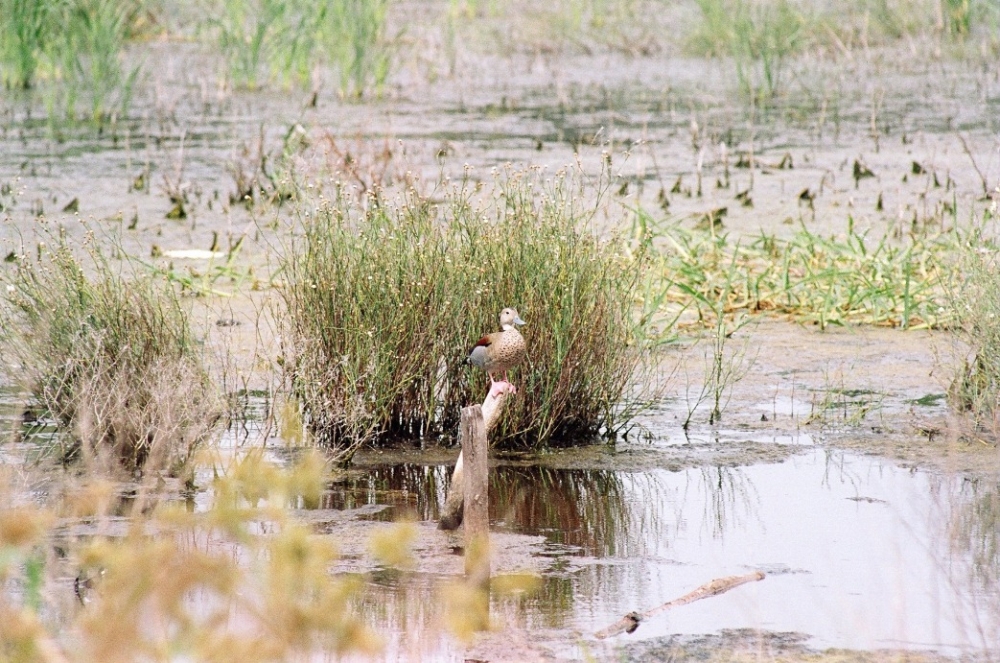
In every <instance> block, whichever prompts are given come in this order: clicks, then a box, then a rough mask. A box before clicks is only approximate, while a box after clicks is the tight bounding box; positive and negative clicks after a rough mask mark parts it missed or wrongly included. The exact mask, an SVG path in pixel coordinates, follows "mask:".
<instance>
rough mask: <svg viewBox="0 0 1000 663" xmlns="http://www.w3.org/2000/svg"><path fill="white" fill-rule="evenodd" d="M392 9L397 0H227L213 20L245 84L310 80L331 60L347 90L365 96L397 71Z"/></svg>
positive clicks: (235, 76)
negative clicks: (389, 28) (390, 34)
mask: <svg viewBox="0 0 1000 663" xmlns="http://www.w3.org/2000/svg"><path fill="white" fill-rule="evenodd" d="M388 9H389V0H346V1H345V0H322V1H320V2H313V1H308V0H256V1H255V2H250V3H248V2H243V1H241V0H223V2H222V3H221V5H220V6H219V12H218V13H217V17H216V18H213V19H212V20H211V21H210V23H211V25H212V26H213V27H214V28H215V31H216V34H217V38H218V45H219V48H220V49H221V51H222V54H223V57H224V58H225V60H226V63H227V66H228V71H229V76H230V79H231V80H232V82H233V83H234V84H235V85H236V86H237V87H242V88H248V89H255V88H258V87H260V86H261V85H262V84H264V83H266V82H268V81H271V80H280V81H282V82H284V83H286V84H288V83H292V82H295V83H299V84H305V83H308V82H309V80H310V77H311V76H312V74H313V73H314V70H315V69H316V68H317V67H318V66H320V65H330V66H332V67H334V68H335V69H336V71H337V74H338V77H339V91H340V93H341V94H342V95H344V96H349V95H353V96H360V95H361V94H362V93H364V92H365V91H366V90H369V89H373V88H374V89H375V90H379V89H381V87H382V85H383V84H384V83H385V80H386V77H387V76H388V74H389V66H390V62H391V53H390V50H389V44H388V40H387V38H386V17H387V13H388Z"/></svg>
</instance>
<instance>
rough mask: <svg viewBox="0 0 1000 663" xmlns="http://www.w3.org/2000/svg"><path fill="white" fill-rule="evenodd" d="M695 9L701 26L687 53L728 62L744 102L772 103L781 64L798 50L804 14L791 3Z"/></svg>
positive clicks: (745, 2) (700, 0)
mask: <svg viewBox="0 0 1000 663" xmlns="http://www.w3.org/2000/svg"><path fill="white" fill-rule="evenodd" d="M697 4H698V8H699V9H700V10H701V17H702V21H701V23H700V24H698V27H697V29H696V30H695V31H694V33H693V34H692V36H691V37H690V39H689V47H691V48H692V49H693V50H695V51H696V52H700V53H703V54H706V55H713V56H717V57H719V56H729V57H731V58H732V59H733V63H734V65H735V67H736V75H737V79H738V81H739V87H740V91H741V92H742V93H743V94H744V96H746V97H748V98H750V99H753V100H755V101H761V102H768V101H769V100H771V99H772V98H774V97H775V96H776V95H777V94H778V93H779V90H780V87H781V84H782V71H783V69H784V66H785V61H786V59H787V58H788V57H789V56H790V55H793V54H794V53H796V52H798V51H799V50H800V49H801V47H802V44H803V34H804V29H803V28H804V25H805V23H806V18H805V15H804V12H803V10H802V9H801V8H797V7H796V6H795V5H793V4H792V3H791V2H790V0H767V1H764V2H759V1H756V0H697Z"/></svg>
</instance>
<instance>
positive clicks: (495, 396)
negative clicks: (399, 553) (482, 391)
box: [438, 385, 514, 530]
mask: <svg viewBox="0 0 1000 663" xmlns="http://www.w3.org/2000/svg"><path fill="white" fill-rule="evenodd" d="M513 389H514V388H513V387H511V386H510V385H507V388H500V389H499V390H498V393H491V394H487V396H486V400H484V401H483V404H482V406H481V407H482V416H483V431H484V433H483V435H484V437H485V436H487V435H489V432H490V431H491V430H492V429H493V426H495V425H496V423H497V422H498V421H500V413H501V412H502V411H503V406H504V403H506V402H507V396H508V394H510V393H513ZM466 409H468V408H466ZM462 412H463V417H464V413H465V410H463V411H462ZM458 434H459V439H460V441H462V447H463V449H464V447H465V441H464V440H465V434H464V431H463V430H462V426H461V425H460V426H459V429H458ZM464 456H465V454H464V453H462V452H459V454H458V460H457V461H455V469H454V471H453V473H452V475H451V488H450V489H449V490H448V497H447V498H445V501H444V507H443V508H442V509H441V520H440V521H439V522H438V527H439V528H440V529H443V530H454V529H458V526H459V525H461V524H462V512H463V510H464V505H465V498H464V495H465V478H464V474H465V462H464V460H465V459H464Z"/></svg>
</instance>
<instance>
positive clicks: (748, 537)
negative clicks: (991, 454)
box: [328, 449, 1000, 658]
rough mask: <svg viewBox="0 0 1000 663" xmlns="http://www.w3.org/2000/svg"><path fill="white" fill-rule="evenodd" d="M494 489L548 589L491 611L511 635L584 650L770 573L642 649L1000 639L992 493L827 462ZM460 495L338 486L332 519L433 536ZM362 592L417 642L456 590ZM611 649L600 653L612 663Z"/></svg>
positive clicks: (517, 472) (928, 644)
mask: <svg viewBox="0 0 1000 663" xmlns="http://www.w3.org/2000/svg"><path fill="white" fill-rule="evenodd" d="M491 472H492V474H491V483H490V501H491V519H492V528H493V531H494V533H495V536H500V535H501V534H500V533H503V532H508V533H516V534H517V535H532V536H541V537H544V538H543V540H542V541H541V543H539V544H538V545H534V547H532V548H530V556H531V557H532V558H533V559H534V560H535V563H536V564H537V568H539V569H540V570H541V573H542V578H543V580H542V583H541V585H540V586H539V587H538V588H537V590H536V591H535V592H534V593H533V594H531V595H528V596H520V597H518V598H517V599H516V600H515V599H511V598H509V597H494V598H493V604H492V606H491V609H492V610H494V611H495V612H496V614H495V615H494V617H496V618H498V619H500V621H501V622H502V623H504V624H507V625H513V626H516V627H517V628H523V629H527V630H528V631H529V632H533V631H534V630H536V629H540V630H542V631H545V630H546V629H549V630H553V629H554V631H552V633H554V632H558V631H561V630H564V631H567V632H576V633H580V634H582V636H581V637H584V638H585V639H586V638H588V637H589V635H588V634H591V633H593V632H594V631H596V630H598V629H599V628H602V627H604V626H606V625H607V624H609V623H611V622H613V621H615V620H617V619H618V618H619V617H620V616H621V615H622V614H625V613H627V612H629V611H631V610H636V609H649V608H652V607H655V606H657V605H659V604H661V603H663V602H665V601H667V600H670V599H672V598H676V597H677V596H680V595H682V594H684V593H686V592H688V591H690V590H691V589H693V588H694V587H697V586H698V585H700V584H703V583H705V582H707V581H709V580H711V579H713V578H717V577H721V576H725V575H736V574H742V573H746V572H747V571H748V570H750V569H757V568H764V569H766V570H768V571H772V572H773V571H774V570H775V569H778V570H783V571H785V572H784V573H771V575H770V576H769V577H768V578H767V579H766V580H765V581H764V582H762V583H759V584H755V585H754V586H748V587H743V588H739V589H737V590H735V591H733V592H731V593H729V594H726V595H724V596H721V597H716V598H713V599H711V600H710V601H705V602H702V603H700V604H694V605H691V606H685V607H684V608H683V609H679V610H676V611H674V612H672V613H670V614H669V618H668V617H664V618H662V619H657V620H652V621H651V623H649V624H648V625H647V624H644V625H643V628H642V629H641V630H640V632H639V633H638V634H636V635H635V636H630V640H635V639H636V638H640V639H655V638H658V637H665V636H668V635H670V634H681V633H687V634H699V633H715V632H720V631H721V630H723V629H739V628H763V629H766V630H770V631H782V632H785V631H788V632H797V633H805V634H808V635H809V636H810V637H811V638H812V639H811V641H810V644H811V645H812V646H818V647H827V646H837V647H854V648H881V647H902V648H931V649H941V650H943V651H945V652H950V653H956V652H963V651H967V650H968V649H969V648H973V649H976V648H983V647H987V648H988V647H991V646H993V645H992V644H990V643H992V642H994V640H991V638H992V637H993V635H995V634H997V633H998V625H1000V617H998V615H1000V597H998V596H996V595H995V594H996V593H995V591H994V590H993V588H995V586H996V582H997V579H998V578H1000V533H998V532H1000V527H998V517H1000V486H998V484H997V482H996V481H995V480H992V481H991V480H987V479H982V478H981V479H976V480H972V479H967V478H962V477H958V476H952V475H941V474H935V473H931V472H924V471H919V470H915V469H913V468H904V467H899V466H898V465H896V464H894V463H892V462H890V461H885V460H881V459H877V458H868V457H862V456H857V455H854V454H852V453H849V452H840V451H828V450H822V449H809V450H805V451H803V452H802V453H800V454H798V455H795V456H792V457H791V458H789V459H787V460H785V461H784V462H780V463H770V464H765V463H758V464H754V465H750V466H744V467H730V466H722V467H717V466H706V467H694V468H689V469H684V470H680V471H671V470H667V469H650V470H648V471H644V472H631V471H618V470H612V469H554V468H551V467H539V466H535V465H530V464H528V463H525V462H520V463H513V464H501V465H500V466H499V467H496V468H494V469H493V470H491ZM448 480H449V477H448V468H445V467H441V466H430V467H421V466H418V465H405V466H392V467H385V468H372V469H370V470H368V471H367V472H366V473H364V474H363V475H359V476H357V477H355V478H353V479H351V480H350V481H349V482H347V483H345V484H343V487H344V488H347V489H348V490H346V491H345V492H346V493H350V494H351V495H352V497H350V498H347V497H345V496H344V495H341V496H340V497H338V498H336V499H337V500H339V501H337V502H334V501H330V502H328V504H329V505H331V507H332V505H333V504H335V503H336V504H347V503H351V504H360V503H374V502H377V501H378V500H389V501H390V502H392V503H393V504H396V505H399V506H400V508H403V509H408V510H409V512H410V513H411V514H418V518H420V519H430V520H433V519H434V518H435V517H436V513H437V504H438V503H440V502H442V501H443V499H444V493H445V492H446V488H447V482H448ZM333 499H334V498H332V497H331V500H333ZM348 499H350V500H353V501H350V502H348V501H345V500H348ZM426 527H428V528H430V527H431V525H430V524H429V523H428V525H427V526H426ZM333 533H334V534H336V532H335V531H334V532H333ZM500 545H501V546H503V545H507V544H505V543H501V544H500ZM501 552H502V551H501ZM961 569H964V570H963V571H962V572H961V573H957V572H956V571H958V570H961ZM368 581H369V586H370V590H371V592H370V594H369V596H368V597H367V598H366V599H365V601H364V608H365V611H366V612H367V613H368V614H371V615H372V617H373V618H376V619H378V620H385V622H384V623H385V625H386V626H387V628H388V630H389V631H390V632H395V630H396V629H403V624H404V623H405V625H406V628H407V629H408V628H412V627H413V626H414V625H415V622H414V619H417V618H416V616H417V615H422V617H420V619H424V620H430V621H425V622H423V623H425V624H429V623H437V622H436V621H435V620H437V621H439V620H440V618H441V615H440V613H439V612H436V610H437V608H434V607H433V605H432V604H433V602H434V601H435V598H434V596H435V595H434V588H435V587H438V586H440V583H441V582H446V581H447V577H446V576H435V575H433V574H426V573H415V574H411V575H407V574H402V575H392V574H390V575H384V574H383V575H371V576H369V578H368ZM794 606H810V609H809V610H801V609H800V608H796V607H794ZM392 611H396V612H392ZM420 619H417V621H420ZM404 630H405V629H404ZM393 637H397V636H393ZM404 637H405V638H411V639H412V637H413V636H412V635H405V636H404V635H402V634H401V632H400V634H398V638H404ZM427 637H431V636H427ZM435 637H436V636H435ZM546 637H556V636H552V635H551V633H550V635H549V636H546ZM394 642H396V643H397V644H399V645H400V646H402V645H403V644H404V642H403V640H398V641H395V640H394ZM407 642H408V644H410V645H412V644H413V643H412V642H410V641H407ZM435 642H437V644H436V645H434V647H439V646H441V647H445V648H446V649H447V648H449V647H454V646H455V645H454V644H451V645H445V644H442V643H444V642H445V641H435ZM424 644H426V643H424ZM394 646H395V645H394ZM421 646H423V645H421ZM560 646H563V647H565V646H569V645H568V644H567V643H566V642H563V643H562V645H560ZM615 646H617V645H615V644H614V643H610V644H605V643H601V644H600V645H597V644H594V645H593V648H592V649H591V651H592V652H593V653H595V655H596V656H597V657H598V658H601V657H602V656H603V655H604V653H607V654H609V655H610V653H611V652H613V651H615V650H614V647H615ZM604 647H608V648H609V649H606V650H605V649H602V648H604ZM602 652H603V653H602Z"/></svg>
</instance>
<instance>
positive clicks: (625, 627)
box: [594, 571, 765, 640]
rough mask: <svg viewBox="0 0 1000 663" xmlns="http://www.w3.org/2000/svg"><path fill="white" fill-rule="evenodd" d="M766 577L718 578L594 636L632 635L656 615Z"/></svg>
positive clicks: (758, 574)
mask: <svg viewBox="0 0 1000 663" xmlns="http://www.w3.org/2000/svg"><path fill="white" fill-rule="evenodd" d="M764 577H765V575H764V572H763V571H754V572H753V573H748V574H747V575H744V576H727V577H725V578H716V579H715V580H713V581H712V582H709V583H705V584H704V585H702V586H701V587H699V588H698V589H696V590H694V591H693V592H690V593H688V594H685V595H684V596H682V597H680V598H677V599H674V600H673V601H668V602H667V603H664V604H663V605H661V606H659V607H657V608H653V609H652V610H647V611H646V612H630V613H628V614H627V615H625V616H624V617H622V618H621V619H620V620H618V621H617V622H615V623H614V624H612V625H611V626H608V627H607V628H605V629H602V630H600V631H598V632H597V633H595V634H594V636H595V637H597V638H600V639H602V640H603V639H604V638H609V637H611V636H613V635H618V634H619V633H632V632H633V631H635V630H636V629H637V628H639V623H640V622H643V621H645V620H647V619H649V618H650V617H652V616H654V615H658V614H660V613H661V612H665V611H667V610H669V609H670V608H676V607H677V606H681V605H686V604H688V603H693V602H695V601H697V600H698V599H704V598H708V597H709V596H715V595H717V594H722V593H723V592H728V591H729V590H730V589H732V588H733V587H739V586H740V585H743V584H746V583H748V582H754V581H755V580H763V579H764Z"/></svg>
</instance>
